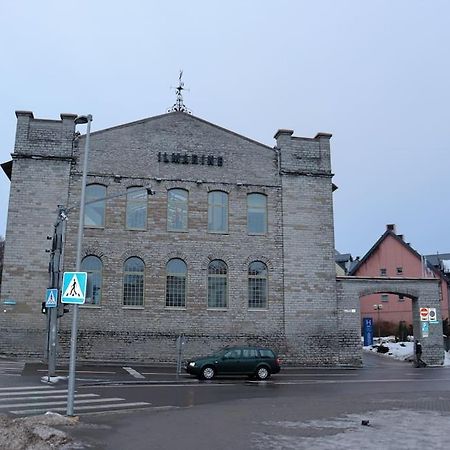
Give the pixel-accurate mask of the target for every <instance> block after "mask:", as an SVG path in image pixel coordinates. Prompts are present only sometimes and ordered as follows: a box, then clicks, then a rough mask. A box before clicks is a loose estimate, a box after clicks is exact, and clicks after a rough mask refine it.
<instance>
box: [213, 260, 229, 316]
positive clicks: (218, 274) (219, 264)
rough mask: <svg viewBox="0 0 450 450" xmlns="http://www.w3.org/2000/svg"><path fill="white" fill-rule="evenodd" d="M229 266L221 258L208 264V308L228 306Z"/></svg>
mask: <svg viewBox="0 0 450 450" xmlns="http://www.w3.org/2000/svg"><path fill="white" fill-rule="evenodd" d="M227 273H228V268H227V265H226V264H225V263H224V262H223V261H221V260H220V259H215V260H214V261H211V262H210V263H209V266H208V308H226V307H227V306H228V302H227V299H228V276H227Z"/></svg>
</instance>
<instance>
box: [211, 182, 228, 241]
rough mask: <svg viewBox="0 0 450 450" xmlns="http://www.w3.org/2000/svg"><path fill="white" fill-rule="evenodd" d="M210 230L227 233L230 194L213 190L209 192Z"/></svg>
mask: <svg viewBox="0 0 450 450" xmlns="http://www.w3.org/2000/svg"><path fill="white" fill-rule="evenodd" d="M208 231H210V232H212V233H226V232H227V231H228V194H227V193H226V192H222V191H211V192H210V193H209V194H208Z"/></svg>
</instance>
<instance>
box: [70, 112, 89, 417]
mask: <svg viewBox="0 0 450 450" xmlns="http://www.w3.org/2000/svg"><path fill="white" fill-rule="evenodd" d="M91 122H92V115H91V114H88V115H87V116H78V117H76V118H75V124H76V125H79V124H84V123H86V124H87V128H86V142H85V147H84V160H83V177H82V179H81V198H80V218H79V222H78V239H77V259H76V265H75V271H76V272H79V271H80V267H81V248H82V245H83V229H84V203H85V196H86V178H87V167H88V158H89V144H90V142H89V141H90V135H91ZM72 313H73V315H72V334H71V336H70V363H69V386H68V392H67V415H68V416H73V404H74V396H75V366H76V357H77V334H78V305H77V304H75V305H73V308H72Z"/></svg>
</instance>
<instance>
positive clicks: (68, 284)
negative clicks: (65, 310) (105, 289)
mask: <svg viewBox="0 0 450 450" xmlns="http://www.w3.org/2000/svg"><path fill="white" fill-rule="evenodd" d="M86 283H87V273H86V272H64V278H63V287H62V296H61V301H62V303H71V304H73V305H83V304H84V302H85V300H86Z"/></svg>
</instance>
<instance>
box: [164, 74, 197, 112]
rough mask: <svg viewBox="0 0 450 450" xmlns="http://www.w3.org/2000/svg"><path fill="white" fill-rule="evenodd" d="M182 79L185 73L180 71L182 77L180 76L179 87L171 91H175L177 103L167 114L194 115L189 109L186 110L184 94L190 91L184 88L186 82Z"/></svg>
mask: <svg viewBox="0 0 450 450" xmlns="http://www.w3.org/2000/svg"><path fill="white" fill-rule="evenodd" d="M182 77H183V71H182V70H180V75H179V76H178V86H177V87H176V88H171V89H175V95H176V101H175V103H174V104H173V106H172V107H171V108H169V109H168V110H167V112H184V113H187V114H192V112H191V111H190V110H189V109H188V108H186V106H185V104H184V102H183V94H182V92H183V91H188V90H189V89H186V88H185V87H184V82H183V81H182V80H181V78H182Z"/></svg>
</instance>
